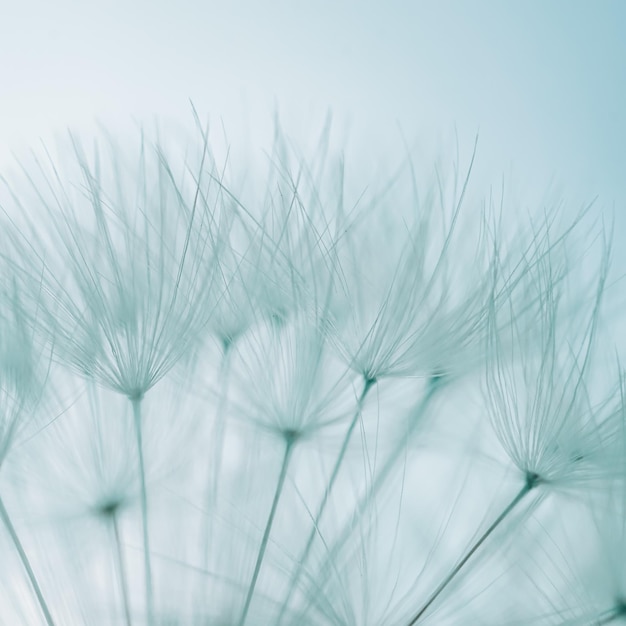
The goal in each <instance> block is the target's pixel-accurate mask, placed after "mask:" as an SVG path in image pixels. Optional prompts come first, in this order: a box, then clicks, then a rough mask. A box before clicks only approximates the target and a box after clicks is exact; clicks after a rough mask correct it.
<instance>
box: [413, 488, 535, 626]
mask: <svg viewBox="0 0 626 626" xmlns="http://www.w3.org/2000/svg"><path fill="white" fill-rule="evenodd" d="M536 485H537V478H536V477H529V478H527V480H526V483H525V484H524V486H523V487H522V488H521V489H520V490H519V492H518V494H517V495H516V496H515V497H514V498H513V500H511V502H510V503H509V504H508V505H507V506H506V508H505V509H504V510H503V511H502V513H500V515H498V517H497V518H496V519H495V521H494V522H492V524H491V526H489V528H487V530H486V531H485V532H484V533H483V534H482V535H481V536H480V538H479V539H478V540H477V541H476V542H475V543H474V545H472V547H471V548H470V549H469V550H468V551H467V552H466V553H465V556H464V557H463V558H462V559H461V560H460V561H459V562H458V563H457V564H456V566H455V567H454V569H453V570H452V571H451V572H450V573H449V574H448V575H447V576H446V577H445V578H444V579H443V580H442V581H441V583H439V586H438V587H437V588H436V589H435V591H433V593H432V594H431V595H430V597H429V598H428V600H427V601H426V602H425V603H424V604H423V605H422V608H420V609H419V611H418V612H417V613H416V614H415V616H414V617H413V619H412V620H411V621H410V622H409V624H408V626H414V624H416V623H417V622H418V620H419V619H420V618H421V617H422V616H423V615H424V613H426V611H427V610H428V608H429V607H430V606H431V605H432V603H433V602H434V601H435V600H436V599H437V598H438V597H439V595H440V594H441V593H442V592H443V591H444V589H445V588H446V587H447V586H448V585H449V584H450V583H451V582H452V581H453V580H454V579H455V578H456V576H457V574H458V573H459V572H460V571H461V570H462V569H463V567H464V566H465V564H466V563H467V562H468V561H469V560H470V559H471V558H472V556H473V554H474V553H475V552H476V551H477V550H478V549H479V548H480V546H482V544H483V543H485V541H486V540H487V539H488V538H489V536H490V535H491V534H492V533H493V531H494V530H496V528H498V526H499V525H500V524H501V523H502V522H503V521H504V520H505V519H506V518H507V517H508V516H509V515H510V514H511V513H512V512H513V511H514V510H515V508H516V507H517V505H518V504H519V503H520V502H521V501H522V500H523V499H524V498H525V497H526V496H527V495H528V494H529V493H530V492H531V491H532V490H533V489H534V487H535V486H536Z"/></svg>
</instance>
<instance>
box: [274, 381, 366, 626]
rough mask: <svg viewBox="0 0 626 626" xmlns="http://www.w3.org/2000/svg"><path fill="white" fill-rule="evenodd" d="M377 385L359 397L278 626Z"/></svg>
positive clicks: (364, 389)
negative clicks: (366, 402) (364, 408)
mask: <svg viewBox="0 0 626 626" xmlns="http://www.w3.org/2000/svg"><path fill="white" fill-rule="evenodd" d="M375 383H376V379H375V378H367V379H366V380H365V385H364V386H363V391H362V392H361V395H360V396H359V399H358V402H357V406H356V410H355V412H354V416H353V417H352V421H351V422H350V425H349V426H348V430H347V431H346V434H345V436H344V439H343V443H342V445H341V449H340V450H339V456H338V457H337V459H336V460H335V465H334V466H333V470H332V472H331V474H330V478H329V480H328V484H327V485H326V489H325V490H324V496H323V497H322V501H321V502H320V505H319V507H318V509H317V513H316V515H315V519H314V521H313V526H312V528H311V532H310V533H309V536H308V538H307V542H306V546H305V548H304V552H303V553H302V556H301V557H300V560H299V561H298V565H297V567H296V571H295V572H294V574H293V576H292V577H291V582H290V583H289V589H288V590H287V596H286V598H285V602H284V603H283V605H282V607H281V610H280V613H279V615H278V617H277V619H276V624H278V625H279V624H280V623H281V622H282V620H283V617H284V615H285V612H286V610H287V607H288V606H289V601H290V600H291V596H292V594H293V592H294V590H295V588H296V585H297V584H298V581H299V580H300V576H301V575H302V571H303V569H304V565H305V563H306V561H307V559H308V557H309V554H310V552H311V548H312V547H313V542H314V541H315V535H316V534H317V533H318V529H319V524H320V521H321V519H322V515H324V511H325V510H326V505H327V504H328V500H329V498H330V493H331V491H332V490H333V487H334V486H335V482H336V481H337V477H338V476H339V471H340V469H341V466H342V465H343V461H344V458H345V456H346V452H347V451H348V446H349V445H350V441H351V439H352V435H353V433H354V430H355V428H356V425H357V424H358V423H359V419H360V417H361V413H362V411H363V404H364V403H365V398H366V397H367V394H368V393H369V391H370V389H371V388H372V387H373V386H374V384H375Z"/></svg>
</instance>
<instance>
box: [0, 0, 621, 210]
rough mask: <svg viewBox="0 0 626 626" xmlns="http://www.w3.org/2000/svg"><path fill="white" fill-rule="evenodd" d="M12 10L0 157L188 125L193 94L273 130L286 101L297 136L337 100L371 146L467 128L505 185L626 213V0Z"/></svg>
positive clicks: (7, 16) (0, 75)
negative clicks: (98, 127) (103, 132)
mask: <svg viewBox="0 0 626 626" xmlns="http://www.w3.org/2000/svg"><path fill="white" fill-rule="evenodd" d="M0 6H1V15H0V161H2V160H3V158H4V155H6V153H7V151H8V149H9V147H10V146H12V147H16V146H19V145H21V144H24V143H28V142H32V141H34V140H36V138H37V137H39V136H41V135H43V136H46V135H47V134H48V133H50V132H51V131H53V130H62V129H63V128H64V127H66V126H68V125H70V126H73V127H78V128H83V127H88V126H89V124H90V122H91V120H93V118H94V117H96V116H97V117H99V118H100V119H101V120H103V121H105V122H106V123H107V124H109V125H111V124H112V125H116V124H118V123H122V122H123V121H125V120H128V119H129V117H130V116H131V115H135V116H137V117H139V118H141V117H143V116H146V115H152V114H159V115H166V116H171V117H174V118H176V117H177V116H182V117H185V118H188V117H189V104H188V101H189V98H192V99H193V100H194V102H195V104H196V106H197V108H198V109H199V110H200V111H201V112H203V113H208V112H212V113H213V114H215V115H221V116H222V117H224V118H225V119H226V120H227V124H228V129H229V132H231V133H235V132H237V130H236V129H237V128H238V125H239V123H240V122H241V120H242V119H244V117H245V116H247V117H246V119H248V120H249V124H250V126H251V127H252V129H253V132H252V134H253V135H254V133H255V132H260V133H261V134H263V132H265V131H266V130H267V128H268V127H269V124H270V122H271V112H272V109H273V106H274V104H275V103H278V106H279V108H280V110H281V112H282V115H283V116H284V117H285V119H286V120H287V123H288V124H291V125H292V126H293V127H294V128H301V127H304V126H306V124H307V123H308V122H309V121H310V120H316V121H317V122H319V121H320V120H321V117H322V115H323V113H324V111H325V109H326V108H329V107H330V108H332V110H333V111H334V112H335V117H336V119H337V120H339V122H338V123H339V124H341V123H343V121H345V120H348V119H350V120H352V126H353V131H352V135H354V134H357V136H359V137H365V136H366V133H367V137H368V141H367V143H369V144H370V145H371V147H372V148H373V149H374V148H375V147H376V145H377V144H378V142H383V143H386V144H388V143H389V142H390V141H391V140H389V139H388V138H389V137H390V136H394V134H395V135H397V130H396V128H397V123H399V124H400V125H401V127H402V128H403V129H404V132H405V134H407V135H409V136H411V137H414V136H419V135H420V134H421V135H422V136H427V135H428V136H429V137H431V138H433V137H437V136H439V135H440V134H441V135H443V136H450V134H451V131H452V130H453V129H454V127H455V125H456V127H457V128H458V130H459V133H460V136H461V140H462V143H464V144H467V145H468V147H471V138H472V136H473V134H474V133H475V132H476V131H477V130H480V153H479V158H480V161H479V162H480V164H481V167H482V171H484V172H486V173H488V174H489V175H493V176H494V177H495V178H496V179H497V178H498V176H499V175H500V174H502V173H507V172H509V171H510V169H511V166H512V167H513V170H514V171H515V172H516V176H517V178H518V180H519V181H520V184H521V185H528V186H536V187H537V189H538V188H539V187H542V186H543V185H545V184H546V183H547V182H548V181H549V180H550V179H551V178H552V177H555V179H556V180H557V181H558V182H560V183H561V188H563V189H564V190H565V191H566V192H567V195H568V196H569V197H576V198H580V200H581V202H582V201H584V200H587V199H590V198H591V197H593V196H595V195H596V194H599V195H600V198H601V201H602V202H603V203H604V204H606V205H612V204H613V203H616V204H617V205H618V206H617V208H618V209H619V205H620V203H624V202H626V176H625V174H626V2H624V1H623V0H593V1H592V0H584V1H583V0H526V1H524V2H517V1H513V0H511V1H504V0H492V1H485V0H462V1H461V0H458V1H442V0H432V1H430V2H419V1H411V0H404V1H389V0H387V1H385V2H372V1H370V0H361V1H360V2H355V1H352V2H347V1H342V0H334V1H330V0H314V1H311V2H298V1H296V0H289V1H287V0H285V1H282V2H279V1H272V2H269V1H263V0H246V1H232V2H227V1H226V0H224V1H223V2H219V3H218V2H214V1H212V0H209V1H206V0H205V1H203V2H200V1H191V0H179V1H177V2H170V1H167V2H166V1H164V0H153V1H152V2H148V1H146V0H132V1H130V2H129V1H120V0H109V1H104V0H103V1H101V2H85V1H84V0H82V1H74V0H72V1H70V0H54V1H51V2H50V1H44V0H37V1H34V0H20V2H9V1H8V0H0ZM243 112H245V116H244V113H243ZM318 126H319V124H318ZM396 138H397V137H396ZM391 143H393V142H391ZM624 207H625V208H624V209H623V210H624V212H626V205H624Z"/></svg>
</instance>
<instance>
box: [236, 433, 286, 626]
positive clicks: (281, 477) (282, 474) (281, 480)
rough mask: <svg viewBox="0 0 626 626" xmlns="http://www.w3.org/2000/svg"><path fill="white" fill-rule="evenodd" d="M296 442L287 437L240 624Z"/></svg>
mask: <svg viewBox="0 0 626 626" xmlns="http://www.w3.org/2000/svg"><path fill="white" fill-rule="evenodd" d="M295 442H296V440H295V439H294V438H291V437H290V438H288V439H287V442H286V445H285V454H284V456H283V462H282V465H281V468H280V475H279V476H278V482H277V483H276V491H275V492H274V500H273V501H272V508H271V509H270V513H269V515H268V518H267V522H266V524H265V531H264V532H263V538H262V539H261V545H260V547H259V552H258V554H257V558H256V564H255V565H254V573H253V574H252V580H251V581H250V586H249V587H248V595H247V596H246V601H245V604H244V607H243V612H242V614H241V618H240V619H239V626H243V625H244V624H245V622H246V618H247V617H248V611H249V610H250V604H251V602H252V597H253V596H254V588H255V587H256V583H257V580H258V578H259V573H260V571H261V565H262V564H263V558H264V556H265V550H266V549H267V544H268V542H269V538H270V533H271V531H272V525H273V524H274V517H275V516H276V510H277V509H278V502H279V500H280V496H281V493H282V491H283V487H284V486H285V479H286V478H287V471H288V469H289V462H290V461H291V453H292V451H293V446H294V444H295Z"/></svg>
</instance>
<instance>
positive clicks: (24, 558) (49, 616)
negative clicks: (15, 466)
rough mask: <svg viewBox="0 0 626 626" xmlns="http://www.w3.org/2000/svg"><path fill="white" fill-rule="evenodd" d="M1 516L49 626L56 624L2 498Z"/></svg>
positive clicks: (0, 502) (0, 505) (0, 499)
mask: <svg viewBox="0 0 626 626" xmlns="http://www.w3.org/2000/svg"><path fill="white" fill-rule="evenodd" d="M0 517H1V518H2V521H3V523H4V525H5V527H6V529H7V531H8V533H9V535H10V537H11V539H12V541H13V545H14V546H15V549H16V550H17V553H18V554H19V556H20V559H21V561H22V565H23V566H24V569H25V570H26V575H27V576H28V579H29V580H30V584H31V586H32V588H33V591H34V592H35V596H37V601H38V602H39V607H40V608H41V612H42V613H43V616H44V618H45V620H46V624H48V626H54V620H53V619H52V614H51V613H50V609H49V608H48V605H47V604H46V600H45V599H44V597H43V593H42V592H41V587H39V583H38V582H37V577H36V576H35V572H34V571H33V568H32V567H31V565H30V561H29V560H28V557H27V556H26V552H25V550H24V547H23V546H22V543H21V541H20V539H19V537H18V536H17V532H16V531H15V528H14V526H13V523H12V522H11V518H10V517H9V513H8V511H7V510H6V507H5V506H4V502H3V500H2V498H0Z"/></svg>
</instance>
